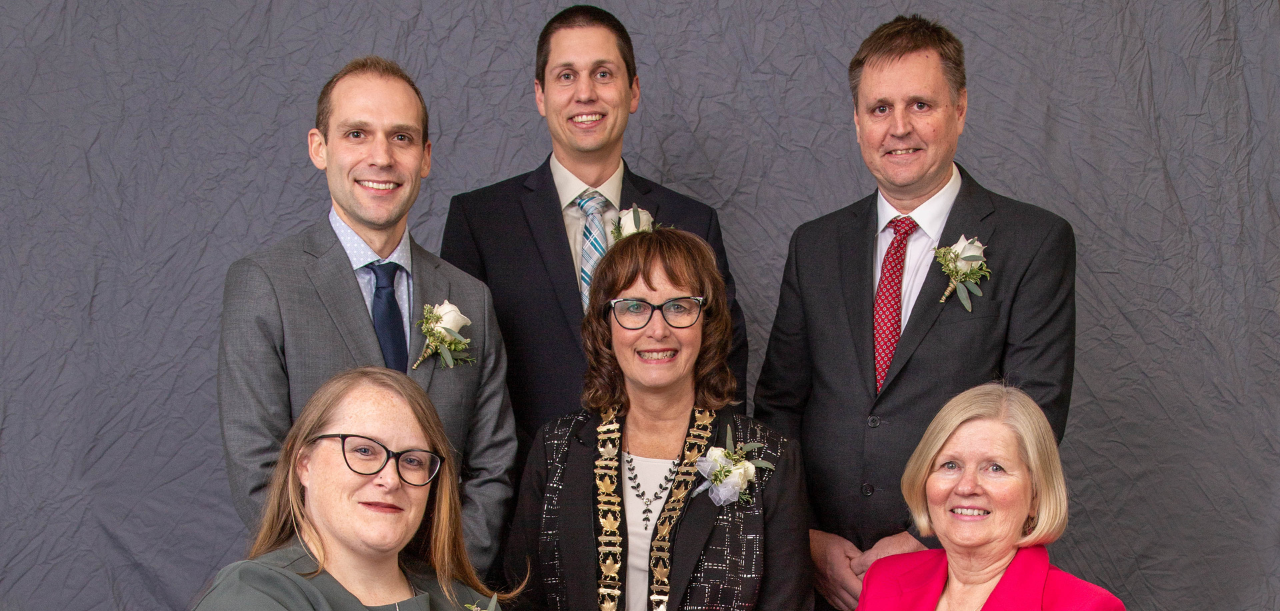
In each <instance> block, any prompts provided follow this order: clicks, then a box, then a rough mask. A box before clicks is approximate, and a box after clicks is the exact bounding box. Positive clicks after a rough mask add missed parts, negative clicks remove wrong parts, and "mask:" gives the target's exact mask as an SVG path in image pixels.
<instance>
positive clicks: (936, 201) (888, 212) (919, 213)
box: [876, 163, 960, 240]
mask: <svg viewBox="0 0 1280 611" xmlns="http://www.w3.org/2000/svg"><path fill="white" fill-rule="evenodd" d="M959 194H960V170H959V169H957V168H956V164H954V163H952V164H951V180H949V181H947V184H946V185H945V186H943V187H942V190H941V191H938V192H937V193H934V194H933V197H930V198H929V199H927V200H925V201H924V203H923V204H920V205H919V206H918V207H917V208H916V209H915V210H912V211H911V214H908V215H906V216H909V217H911V220H913V221H915V222H916V225H919V226H920V230H921V231H924V233H925V235H927V236H929V238H930V239H932V240H940V239H942V228H943V227H944V226H946V224H947V216H948V215H950V214H951V206H953V205H955V203H956V196H957V195H959ZM876 215H877V224H876V233H880V232H881V231H884V228H885V225H888V224H889V221H892V220H893V219H895V218H898V217H899V216H903V214H902V213H901V212H898V211H897V209H895V208H894V207H893V205H892V204H890V203H889V201H888V200H886V199H885V198H884V194H882V193H880V191H879V190H877V191H876Z"/></svg>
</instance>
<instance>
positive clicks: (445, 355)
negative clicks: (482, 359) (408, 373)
mask: <svg viewBox="0 0 1280 611" xmlns="http://www.w3.org/2000/svg"><path fill="white" fill-rule="evenodd" d="M469 324H471V319H470V318H467V317H466V316H463V315H462V311H461V310H459V309H458V306H456V305H453V304H452V303H449V300H448V299H446V300H444V303H442V304H440V305H438V306H432V305H425V306H422V320H419V321H418V327H419V328H420V329H422V334H423V335H425V336H427V341H426V344H425V345H423V346H422V356H419V357H418V361H417V362H416V363H414V364H413V369H417V368H418V365H421V364H422V361H425V360H427V359H429V358H431V355H433V354H439V355H440V362H442V363H444V366H445V367H449V368H452V367H453V366H454V365H455V364H457V363H474V362H476V360H475V359H473V358H471V354H470V353H468V352H466V349H467V347H468V345H469V344H470V343H471V340H469V339H467V338H465V337H462V335H461V334H460V333H458V331H461V330H462V328H463V327H465V326H467V325H469Z"/></svg>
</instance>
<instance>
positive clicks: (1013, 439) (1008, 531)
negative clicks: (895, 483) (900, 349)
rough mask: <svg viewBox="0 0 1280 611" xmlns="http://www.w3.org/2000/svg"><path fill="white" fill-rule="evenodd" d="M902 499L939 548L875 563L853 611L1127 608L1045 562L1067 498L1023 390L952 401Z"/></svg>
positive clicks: (996, 389)
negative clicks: (940, 545)
mask: <svg viewBox="0 0 1280 611" xmlns="http://www.w3.org/2000/svg"><path fill="white" fill-rule="evenodd" d="M902 494H903V496H904V497H905V498H906V500H907V505H908V506H909V507H910V508H911V515H912V518H913V519H914V520H915V524H916V528H917V529H919V531H920V534H921V535H923V536H929V535H936V536H937V537H938V541H940V542H941V543H942V549H941V550H925V551H921V552H914V553H910V554H901V555H896V556H887V557H885V558H881V559H880V560H877V561H876V562H875V563H874V564H872V565H871V568H870V569H869V570H867V574H866V576H865V578H864V579H863V588H862V596H861V598H860V599H859V601H858V610H859V611H879V610H881V609H886V610H894V611H934V610H937V611H979V610H983V611H996V610H1006V609H1007V610H1009V611H1024V610H1031V609H1047V610H1058V609H1062V610H1067V609H1071V610H1077V609H1082V610H1085V611H1094V610H1096V611H1113V610H1115V611H1123V610H1124V604H1123V603H1121V602H1120V600H1119V599H1118V598H1116V597H1115V596H1112V595H1111V593H1110V592H1107V591H1106V590H1104V589H1102V588H1100V587H1098V586H1095V585H1093V584H1091V583H1089V582H1087V581H1084V580H1082V579H1079V578H1077V577H1074V576H1072V575H1069V574H1067V573H1065V572H1063V571H1062V570H1060V569H1059V568H1058V567H1055V566H1053V565H1051V564H1049V553H1048V552H1046V551H1045V549H1044V546H1045V544H1048V543H1052V542H1053V541H1055V540H1056V539H1057V538H1058V537H1060V536H1061V535H1062V532H1063V530H1065V529H1066V527H1067V490H1066V485H1065V483H1064V480H1063V476H1062V464H1061V462H1060V460H1059V458H1058V446H1057V443H1056V442H1055V440H1054V437H1053V431H1052V429H1050V428H1049V422H1048V421H1047V420H1045V417H1044V413H1043V412H1041V411H1040V408H1039V407H1038V406H1037V405H1036V404H1035V402H1034V401H1032V400H1031V397H1028V396H1027V395H1026V393H1024V392H1022V391H1021V390H1018V389H1016V388H1009V387H1006V386H1004V385H1003V384H998V383H995V384H985V385H982V386H979V387H977V388H973V389H970V390H967V391H965V392H963V393H961V394H959V395H957V396H956V397H955V398H954V399H952V400H951V401H948V402H947V404H946V405H945V406H943V408H942V410H941V411H939V412H938V415H937V416H935V417H934V419H933V422H932V423H930V424H929V428H928V429H927V430H926V431H925V433H924V437H923V438H922V439H921V440H920V445H918V446H916V450H915V452H914V453H913V454H912V455H911V459H910V460H909V461H908V462H907V468H906V472H905V473H904V474H903V476H902Z"/></svg>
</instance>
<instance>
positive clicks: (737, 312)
mask: <svg viewBox="0 0 1280 611" xmlns="http://www.w3.org/2000/svg"><path fill="white" fill-rule="evenodd" d="M707 244H710V245H711V250H713V251H715V253H716V267H718V268H720V276H721V277H722V278H724V290H725V297H726V298H727V299H728V300H729V317H730V319H731V320H732V321H733V343H732V344H731V345H730V346H729V358H728V363H729V370H730V371H732V372H733V377H734V378H736V379H737V380H738V391H737V396H736V399H737V400H738V401H741V402H742V403H739V404H738V405H736V406H734V410H735V411H736V412H737V413H740V414H745V413H746V411H745V409H746V403H745V402H746V400H747V354H748V349H747V319H746V317H745V316H744V315H743V313H742V305H741V304H739V303H738V292H737V287H736V286H735V284H734V282H733V274H732V273H731V272H730V271H729V255H728V254H727V253H726V252H725V249H724V237H723V236H722V235H721V233H720V216H719V215H718V214H716V211H715V210H712V211H711V222H710V224H709V225H708V227H707Z"/></svg>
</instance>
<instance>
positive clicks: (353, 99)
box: [307, 73, 431, 235]
mask: <svg viewBox="0 0 1280 611" xmlns="http://www.w3.org/2000/svg"><path fill="white" fill-rule="evenodd" d="M331 104H332V113H331V114H330V117H329V133H328V134H321V133H320V131H319V130H317V129H312V130H311V132H310V133H309V134H308V135H307V144H308V152H309V153H310V155H311V162H312V163H314V164H315V166H316V167H317V168H319V169H321V170H324V173H325V177H326V178H327V179H328V182H329V194H330V196H331V197H332V199H333V207H334V209H335V210H336V211H337V213H338V216H339V217H341V218H342V220H343V222H345V223H346V224H347V225H349V226H351V227H352V228H353V229H355V230H356V231H357V233H359V232H361V230H362V229H367V230H369V231H382V232H392V233H395V234H397V235H398V234H399V233H401V232H403V231H404V227H405V225H406V224H407V223H408V221H407V218H408V214H409V208H411V207H413V202H414V201H415V200H416V199H417V198H418V187H419V186H420V184H421V182H422V179H423V178H426V177H427V175H428V174H430V173H431V143H430V142H427V141H426V139H425V137H426V135H425V134H424V133H423V125H422V122H423V117H422V107H421V106H420V105H419V102H418V97H417V95H416V94H415V93H414V92H413V89H412V88H411V87H409V85H408V84H407V83H405V82H404V81H401V80H399V79H395V78H389V77H384V76H380V75H377V74H372V73H364V74H353V75H351V76H347V77H345V78H343V79H342V80H340V81H338V83H337V84H336V85H335V86H334V88H333V93H332V94H331Z"/></svg>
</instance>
